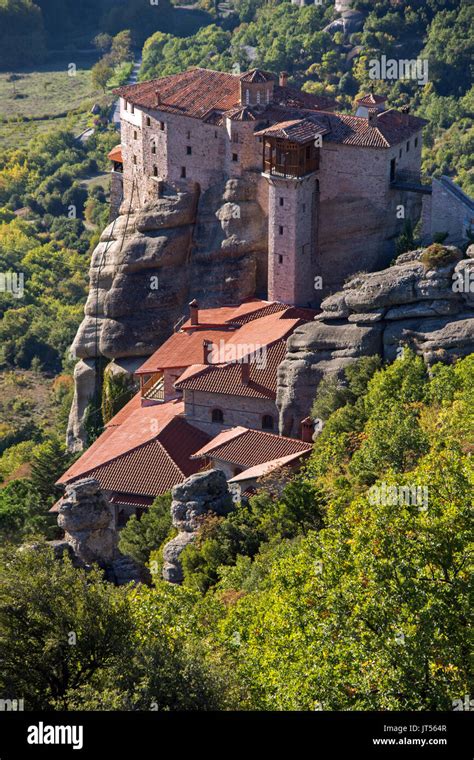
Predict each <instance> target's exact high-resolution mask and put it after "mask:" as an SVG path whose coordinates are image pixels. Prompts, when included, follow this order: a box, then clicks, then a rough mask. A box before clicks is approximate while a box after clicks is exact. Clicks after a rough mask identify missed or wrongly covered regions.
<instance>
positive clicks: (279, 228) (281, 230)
mask: <svg viewBox="0 0 474 760" xmlns="http://www.w3.org/2000/svg"><path fill="white" fill-rule="evenodd" d="M278 234H279V235H283V227H282V226H281V224H280V226H279V227H278Z"/></svg>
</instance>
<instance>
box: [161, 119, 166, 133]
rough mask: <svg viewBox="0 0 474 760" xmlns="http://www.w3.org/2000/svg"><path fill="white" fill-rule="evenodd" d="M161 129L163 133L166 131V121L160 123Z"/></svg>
mask: <svg viewBox="0 0 474 760" xmlns="http://www.w3.org/2000/svg"><path fill="white" fill-rule="evenodd" d="M160 129H161V131H162V132H164V131H165V122H164V121H160Z"/></svg>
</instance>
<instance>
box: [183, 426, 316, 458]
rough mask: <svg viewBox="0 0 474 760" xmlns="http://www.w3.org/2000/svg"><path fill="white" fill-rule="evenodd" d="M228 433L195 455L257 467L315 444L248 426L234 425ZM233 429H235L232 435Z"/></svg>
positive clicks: (307, 449) (309, 448)
mask: <svg viewBox="0 0 474 760" xmlns="http://www.w3.org/2000/svg"><path fill="white" fill-rule="evenodd" d="M226 433H227V437H226V438H224V434H222V433H221V434H220V435H218V436H216V437H215V438H213V440H212V441H210V442H209V443H208V444H206V445H205V446H203V448H202V449H200V450H199V451H197V452H196V453H195V454H193V459H196V458H198V457H208V458H211V459H219V460H222V461H224V462H230V463H231V464H235V465H240V466H241V467H254V466H255V465H258V464H262V463H263V462H268V461H270V460H272V459H279V458H280V457H284V456H288V455H289V454H295V453H297V452H304V451H310V450H311V448H312V445H311V444H310V443H305V442H304V441H299V440H296V439H295V438H284V437H283V436H279V435H274V434H273V433H264V432H263V431H261V430H249V429H247V428H241V427H240V428H233V430H229V431H226ZM232 433H234V434H233V435H232Z"/></svg>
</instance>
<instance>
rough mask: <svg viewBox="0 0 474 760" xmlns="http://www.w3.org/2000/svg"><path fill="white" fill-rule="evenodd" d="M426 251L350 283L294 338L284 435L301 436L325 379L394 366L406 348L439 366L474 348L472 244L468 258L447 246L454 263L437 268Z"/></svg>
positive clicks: (281, 388) (285, 367) (283, 372)
mask: <svg viewBox="0 0 474 760" xmlns="http://www.w3.org/2000/svg"><path fill="white" fill-rule="evenodd" d="M424 250H425V249H419V250H416V251H410V252H409V253H404V254H402V255H401V256H398V258H397V259H396V260H395V262H394V264H393V266H391V267H389V268H388V269H383V270H382V271H379V272H373V273H370V274H360V275H357V276H355V277H353V278H351V279H350V280H349V282H347V284H346V285H345V286H344V288H343V290H342V291H340V292H338V293H335V294H334V295H332V296H329V297H328V298H326V299H325V300H324V301H323V302H322V305H321V308H322V313H321V314H318V316H317V317H316V320H315V321H314V322H310V323H307V324H305V325H302V326H301V327H299V328H297V329H296V330H295V332H294V333H293V334H292V335H291V336H290V338H289V340H288V343H287V353H286V357H285V360H284V361H283V363H282V364H281V365H280V367H279V370H278V391H277V405H278V408H279V410H280V433H281V434H283V435H297V434H298V431H299V423H300V421H301V420H302V419H303V418H304V417H306V416H307V415H308V413H309V411H310V409H311V405H312V402H313V400H314V397H315V395H316V390H317V387H318V384H319V382H320V380H321V378H322V377H323V376H324V375H326V374H330V373H336V374H338V375H340V374H341V373H342V371H343V370H344V368H345V367H346V366H347V364H349V363H351V362H354V361H355V360H356V359H358V358H360V357H361V356H369V355H371V354H380V355H381V356H382V358H383V359H385V360H387V361H393V360H394V359H396V358H397V355H398V351H399V349H400V347H401V346H404V345H407V346H409V347H410V348H412V349H413V350H414V351H416V352H417V353H419V354H420V355H422V356H423V358H424V360H425V361H426V362H427V363H428V364H433V363H435V362H437V361H450V360H453V359H455V358H457V357H462V356H466V355H467V354H470V353H472V352H473V351H474V245H471V246H470V247H469V248H468V250H467V253H466V257H465V258H463V257H462V254H461V252H460V251H459V250H458V249H457V248H455V247H453V246H446V251H447V258H451V259H452V260H451V261H450V263H446V264H444V265H443V266H436V267H434V266H433V268H429V267H428V266H427V265H426V264H424V263H423V261H422V260H421V258H422V256H423V254H424ZM425 256H426V254H425ZM469 283H470V285H469Z"/></svg>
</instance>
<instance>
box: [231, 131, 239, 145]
mask: <svg viewBox="0 0 474 760" xmlns="http://www.w3.org/2000/svg"><path fill="white" fill-rule="evenodd" d="M232 142H235V143H238V142H239V133H238V132H232Z"/></svg>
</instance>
